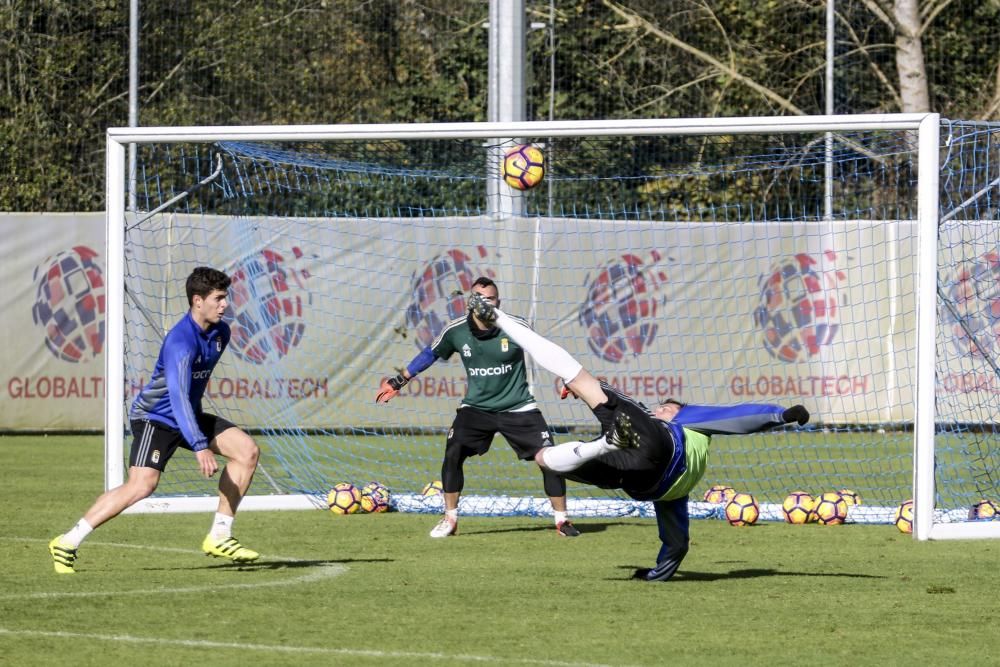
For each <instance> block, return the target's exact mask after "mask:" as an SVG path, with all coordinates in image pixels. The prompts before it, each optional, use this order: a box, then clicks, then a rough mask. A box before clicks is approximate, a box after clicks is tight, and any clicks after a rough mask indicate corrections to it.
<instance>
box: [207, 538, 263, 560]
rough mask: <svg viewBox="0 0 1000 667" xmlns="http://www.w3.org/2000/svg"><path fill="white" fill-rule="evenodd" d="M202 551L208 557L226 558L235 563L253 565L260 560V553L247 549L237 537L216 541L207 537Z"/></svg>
mask: <svg viewBox="0 0 1000 667" xmlns="http://www.w3.org/2000/svg"><path fill="white" fill-rule="evenodd" d="M201 550H202V551H204V552H205V555H206V556H215V557H216V558H225V559H227V560H231V561H233V562H234V563H252V562H253V561H255V560H257V559H258V558H260V554H259V553H257V552H256V551H254V550H253V549H247V548H246V547H245V546H243V545H242V544H240V541H239V540H237V539H236V538H235V537H227V538H225V539H222V540H215V539H213V538H212V536H211V535H206V536H205V539H204V540H203V541H202V543H201Z"/></svg>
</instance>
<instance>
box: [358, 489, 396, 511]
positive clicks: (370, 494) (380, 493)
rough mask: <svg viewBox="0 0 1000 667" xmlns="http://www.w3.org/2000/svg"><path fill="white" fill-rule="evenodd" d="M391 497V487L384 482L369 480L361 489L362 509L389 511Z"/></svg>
mask: <svg viewBox="0 0 1000 667" xmlns="http://www.w3.org/2000/svg"><path fill="white" fill-rule="evenodd" d="M389 499H390V496H389V489H387V488H386V486H385V485H384V484H380V483H379V482H368V483H367V484H365V485H364V487H362V489H361V511H362V512H372V513H377V512H388V511H389Z"/></svg>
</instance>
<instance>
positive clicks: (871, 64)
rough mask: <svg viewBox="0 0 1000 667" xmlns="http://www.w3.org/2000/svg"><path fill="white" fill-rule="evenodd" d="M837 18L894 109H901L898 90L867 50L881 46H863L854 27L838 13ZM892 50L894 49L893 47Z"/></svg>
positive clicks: (901, 103)
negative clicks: (885, 91) (887, 93)
mask: <svg viewBox="0 0 1000 667" xmlns="http://www.w3.org/2000/svg"><path fill="white" fill-rule="evenodd" d="M838 18H839V19H840V22H841V23H842V24H843V26H844V28H845V29H846V30H847V33H848V35H849V36H850V38H851V41H852V42H854V44H855V45H856V46H857V47H858V48H857V51H858V52H860V53H861V54H862V55H863V56H864V57H865V61H866V62H867V63H868V69H870V70H871V71H872V74H874V75H875V78H876V79H878V80H879V81H881V82H882V85H883V86H885V89H886V90H887V91H889V94H890V95H892V100H893V101H894V102H895V103H896V108H897V109H902V108H903V99H902V98H901V97H900V96H899V90H897V89H896V86H894V85H892V81H891V80H890V79H889V77H887V76H886V75H885V72H883V71H882V68H881V67H879V66H878V63H877V62H875V61H874V60H873V59H872V57H871V54H870V51H869V49H872V48H878V47H880V46H883V45H879V44H871V45H868V44H863V43H862V42H861V37H859V36H858V33H857V32H855V31H854V27H853V26H851V24H850V22H849V21H847V20H846V19H845V18H844V17H843V16H842V15H840V14H839V12H838ZM884 46H887V47H888V46H890V45H889V44H885V45H884ZM893 48H895V46H894V45H893Z"/></svg>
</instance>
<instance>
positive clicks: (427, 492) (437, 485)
mask: <svg viewBox="0 0 1000 667" xmlns="http://www.w3.org/2000/svg"><path fill="white" fill-rule="evenodd" d="M442 493H444V486H443V485H442V484H441V480H439V479H436V480H434V481H433V482H428V483H427V484H426V486H424V489H423V491H421V492H420V495H422V496H423V497H424V498H430V497H431V496H439V495H441V494H442Z"/></svg>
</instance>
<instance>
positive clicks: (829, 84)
mask: <svg viewBox="0 0 1000 667" xmlns="http://www.w3.org/2000/svg"><path fill="white" fill-rule="evenodd" d="M834 35H835V30H834V0H826V82H825V84H826V110H825V112H826V115H827V116H832V115H833V56H834V48H833V47H834V41H835V40H834ZM825 146H826V154H825V159H824V177H823V218H824V219H825V220H833V133H832V132H827V133H826V140H825Z"/></svg>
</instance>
